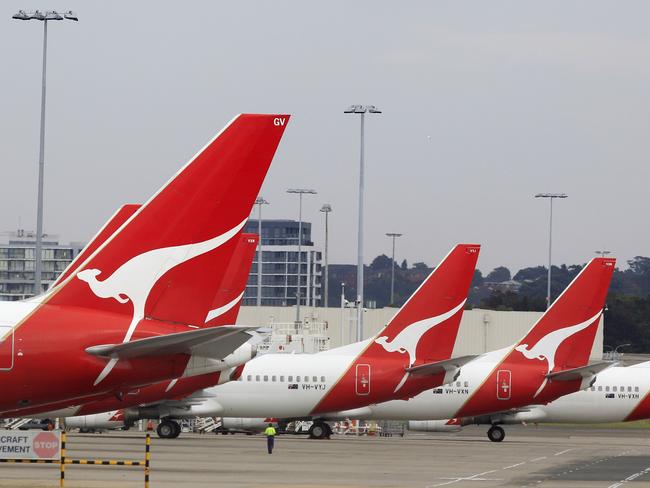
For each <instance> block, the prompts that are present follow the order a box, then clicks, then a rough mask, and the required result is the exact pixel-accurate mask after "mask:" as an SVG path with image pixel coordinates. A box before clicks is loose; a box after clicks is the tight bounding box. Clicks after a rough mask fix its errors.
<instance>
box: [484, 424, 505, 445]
mask: <svg viewBox="0 0 650 488" xmlns="http://www.w3.org/2000/svg"><path fill="white" fill-rule="evenodd" d="M487 436H488V439H490V440H491V441H492V442H501V441H502V440H503V439H505V437H506V431H505V430H503V429H502V428H501V427H499V426H498V425H493V426H492V427H490V430H488V431H487Z"/></svg>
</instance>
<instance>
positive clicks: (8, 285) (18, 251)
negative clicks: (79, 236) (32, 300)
mask: <svg viewBox="0 0 650 488" xmlns="http://www.w3.org/2000/svg"><path fill="white" fill-rule="evenodd" d="M35 247H36V237H35V233H34V232H28V231H24V230H18V231H14V232H9V235H8V239H7V242H6V243H4V244H0V301H9V300H23V299H25V298H29V297H31V296H34V295H35V294H36V293H34V263H35V259H34V256H35V254H34V249H35ZM81 249H83V244H81V243H77V242H75V243H70V244H61V243H59V239H58V236H56V235H45V236H44V237H43V244H42V254H41V255H42V263H43V267H42V272H41V286H42V290H41V291H45V290H47V288H48V287H49V286H50V284H52V282H53V281H54V280H55V279H56V278H57V276H59V275H60V274H61V272H62V271H63V270H64V269H65V268H66V267H67V266H68V264H70V262H71V261H72V260H73V259H74V258H75V257H76V256H77V254H79V252H80V251H81Z"/></svg>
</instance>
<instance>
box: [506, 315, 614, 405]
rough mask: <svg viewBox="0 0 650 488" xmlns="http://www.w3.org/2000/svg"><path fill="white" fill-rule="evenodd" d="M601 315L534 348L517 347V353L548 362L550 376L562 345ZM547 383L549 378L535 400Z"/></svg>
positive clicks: (557, 333) (570, 328)
mask: <svg viewBox="0 0 650 488" xmlns="http://www.w3.org/2000/svg"><path fill="white" fill-rule="evenodd" d="M601 313H602V311H599V312H598V313H597V314H596V315H594V316H593V317H591V318H590V319H587V320H585V321H584V322H581V323H579V324H576V325H571V326H569V327H564V328H562V329H558V330H555V331H553V332H551V333H549V334H547V335H545V336H544V337H542V338H541V339H540V340H539V341H537V344H535V345H534V346H533V347H532V348H528V344H521V345H519V346H517V347H515V351H519V352H520V353H522V354H523V355H524V356H525V357H526V359H539V360H540V361H546V362H547V364H548V369H547V374H548V373H550V372H551V371H553V368H555V354H557V350H558V348H559V347H560V345H561V344H562V343H563V342H564V341H565V340H566V339H568V338H569V337H571V336H572V335H574V334H577V333H578V332H580V331H581V330H584V329H586V328H587V327H589V326H590V325H591V324H593V323H594V321H595V320H597V319H598V318H599V317H600V314H601ZM547 382H548V378H544V381H543V382H542V384H541V386H540V387H539V389H538V390H537V392H536V393H535V395H534V396H533V398H535V397H536V396H537V395H539V394H540V393H541V391H542V390H543V389H544V387H545V386H546V383H547Z"/></svg>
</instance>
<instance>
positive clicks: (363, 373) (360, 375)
mask: <svg viewBox="0 0 650 488" xmlns="http://www.w3.org/2000/svg"><path fill="white" fill-rule="evenodd" d="M356 372H357V380H356V382H355V390H356V393H357V395H360V396H365V395H369V394H370V365H369V364H357V369H356Z"/></svg>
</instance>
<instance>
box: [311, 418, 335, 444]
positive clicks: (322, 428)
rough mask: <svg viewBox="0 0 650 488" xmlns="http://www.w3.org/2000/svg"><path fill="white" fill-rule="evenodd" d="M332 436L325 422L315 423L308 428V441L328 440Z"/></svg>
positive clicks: (330, 429)
mask: <svg viewBox="0 0 650 488" xmlns="http://www.w3.org/2000/svg"><path fill="white" fill-rule="evenodd" d="M331 435H332V428H331V427H330V426H329V424H328V423H327V422H323V421H320V420H317V421H315V422H314V423H313V424H312V425H311V427H310V428H309V438H310V439H329V438H330V436H331Z"/></svg>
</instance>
